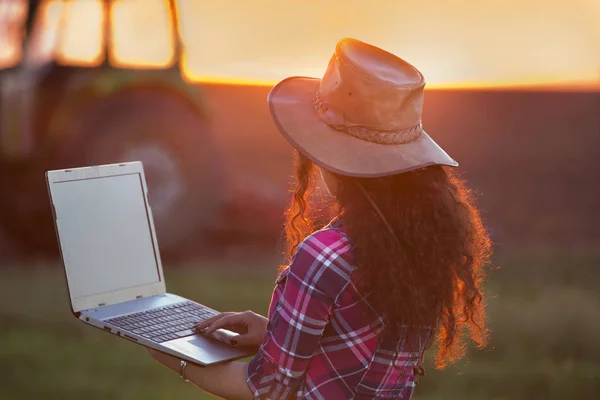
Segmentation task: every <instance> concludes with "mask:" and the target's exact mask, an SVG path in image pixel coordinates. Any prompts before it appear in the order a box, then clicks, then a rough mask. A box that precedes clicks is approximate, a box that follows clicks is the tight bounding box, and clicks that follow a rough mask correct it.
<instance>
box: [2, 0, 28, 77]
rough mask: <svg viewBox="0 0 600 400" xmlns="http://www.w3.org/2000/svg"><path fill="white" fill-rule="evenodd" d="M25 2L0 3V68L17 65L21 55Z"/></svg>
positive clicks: (11, 0) (7, 1) (24, 0)
mask: <svg viewBox="0 0 600 400" xmlns="http://www.w3.org/2000/svg"><path fill="white" fill-rule="evenodd" d="M26 18H27V1H26V0H4V1H0V68H8V67H12V66H15V65H17V64H18V63H19V61H20V59H21V54H22V46H23V38H24V23H25V19H26Z"/></svg>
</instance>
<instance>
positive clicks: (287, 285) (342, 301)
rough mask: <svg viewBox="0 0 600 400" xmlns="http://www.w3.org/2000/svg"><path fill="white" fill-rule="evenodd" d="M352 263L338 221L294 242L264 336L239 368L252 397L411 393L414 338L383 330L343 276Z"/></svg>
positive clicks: (362, 397)
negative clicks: (245, 364) (293, 252)
mask: <svg viewBox="0 0 600 400" xmlns="http://www.w3.org/2000/svg"><path fill="white" fill-rule="evenodd" d="M354 269H355V267H354V259H353V255H352V251H351V245H350V242H349V240H348V237H347V235H346V233H345V232H344V231H343V229H341V228H340V227H339V226H336V225H331V226H329V227H328V228H326V229H323V230H320V231H318V232H315V233H314V234H312V235H311V236H309V237H308V238H307V239H306V240H305V241H304V242H303V243H302V244H301V245H300V246H299V248H298V251H297V252H296V255H295V256H294V259H293V260H292V263H291V265H290V267H289V268H288V269H286V270H285V271H284V272H283V273H282V274H281V275H280V276H279V278H278V279H277V285H276V287H275V290H274V292H273V297H272V299H271V305H270V307H269V323H268V325H267V331H266V333H265V336H264V339H263V343H262V345H261V346H260V349H259V351H258V354H257V355H256V356H255V357H254V358H253V359H252V360H251V361H250V363H249V364H248V367H247V370H246V376H247V382H248V386H249V387H250V390H251V391H252V392H253V393H254V398H255V399H298V398H306V399H326V400H330V399H333V400H337V399H355V400H365V399H375V398H377V399H410V398H411V396H412V393H413V390H414V386H415V377H414V373H413V367H414V365H415V364H416V362H417V358H418V352H417V349H418V345H416V344H414V343H411V344H408V343H407V341H405V340H400V341H398V340H397V339H395V338H391V337H387V336H388V335H386V334H385V332H386V331H385V330H384V329H383V322H382V319H381V318H380V317H378V316H377V314H376V313H375V311H374V310H372V309H371V308H370V306H369V304H368V302H367V301H366V299H365V296H363V295H361V294H360V293H359V291H358V290H357V288H356V287H355V285H354V284H353V282H352V281H351V279H350V276H351V273H352V271H353V270H354ZM365 311H366V312H365ZM371 323H374V327H371V326H370V324H371ZM409 347H410V350H409V349H408V348H409Z"/></svg>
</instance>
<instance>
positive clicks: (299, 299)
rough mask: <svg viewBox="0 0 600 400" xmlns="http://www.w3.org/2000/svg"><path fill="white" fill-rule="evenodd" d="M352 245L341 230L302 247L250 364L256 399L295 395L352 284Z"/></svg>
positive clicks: (319, 235)
mask: <svg viewBox="0 0 600 400" xmlns="http://www.w3.org/2000/svg"><path fill="white" fill-rule="evenodd" d="M348 249H349V244H348V243H347V241H346V240H344V239H343V238H341V235H340V234H339V233H338V232H335V231H329V232H327V231H320V232H318V233H317V234H313V235H311V236H309V237H308V238H307V239H306V240H305V241H304V242H303V243H302V244H301V245H300V246H299V247H298V250H297V252H296V255H295V256H294V258H293V260H292V263H291V265H290V266H289V268H288V270H287V271H286V272H285V278H284V279H282V282H280V284H281V285H283V288H282V293H281V296H280V297H279V299H278V301H277V302H276V304H275V306H274V307H273V308H272V310H273V312H272V314H271V315H270V316H269V322H268V324H267V330H266V332H265V336H264V338H263V343H262V345H261V346H260V348H259V351H258V353H257V354H256V356H255V357H254V358H253V359H252V360H251V361H250V363H249V364H248V366H247V370H246V374H247V382H248V387H249V388H250V390H251V391H252V392H253V393H254V398H255V399H286V398H289V397H295V396H293V395H294V393H295V392H296V391H297V390H299V386H300V384H301V383H302V381H303V379H304V377H305V374H306V371H307V367H308V365H309V363H310V361H311V359H312V357H313V354H314V353H315V352H316V351H317V349H318V348H319V343H320V339H321V337H322V335H323V331H324V329H325V327H326V325H327V323H328V321H329V319H330V316H331V313H332V309H333V306H334V304H335V301H336V299H337V297H338V295H339V294H340V293H341V292H342V291H343V289H344V288H345V287H346V285H347V284H348V282H349V279H350V277H349V266H348V263H347V262H346V261H345V260H344V258H343V257H342V255H343V254H344V252H346V251H347V250H348ZM314 367H315V368H320V367H319V366H314Z"/></svg>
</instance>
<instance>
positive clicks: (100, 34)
mask: <svg viewBox="0 0 600 400" xmlns="http://www.w3.org/2000/svg"><path fill="white" fill-rule="evenodd" d="M105 18H106V10H105V6H104V3H103V1H102V0H87V1H62V10H61V13H60V19H59V37H58V46H57V49H56V61H57V62H58V63H60V64H63V65H78V66H95V65H99V64H101V63H102V61H103V60H104V55H105V54H104V21H105Z"/></svg>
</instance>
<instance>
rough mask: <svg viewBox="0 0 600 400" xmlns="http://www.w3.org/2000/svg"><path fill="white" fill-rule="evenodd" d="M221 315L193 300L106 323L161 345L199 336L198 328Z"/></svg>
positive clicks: (125, 316)
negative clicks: (186, 337)
mask: <svg viewBox="0 0 600 400" xmlns="http://www.w3.org/2000/svg"><path fill="white" fill-rule="evenodd" d="M217 314H218V312H216V311H214V310H211V309H209V308H207V307H204V306H201V305H199V304H196V303H192V302H191V301H186V302H183V303H177V304H173V305H170V306H165V307H159V308H154V309H152V310H148V311H142V312H138V313H135V314H129V315H124V316H122V317H117V318H112V319H109V320H107V321H106V322H108V323H110V324H112V325H115V326H118V327H119V328H121V329H123V330H125V331H129V332H132V333H135V334H136V335H139V336H142V337H143V338H146V339H150V340H152V341H154V342H157V343H162V342H166V341H168V340H173V339H179V338H182V337H185V336H190V335H193V334H195V333H196V332H195V331H194V325H196V324H198V323H199V322H201V321H204V320H205V319H207V318H210V317H212V316H214V315H217Z"/></svg>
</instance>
